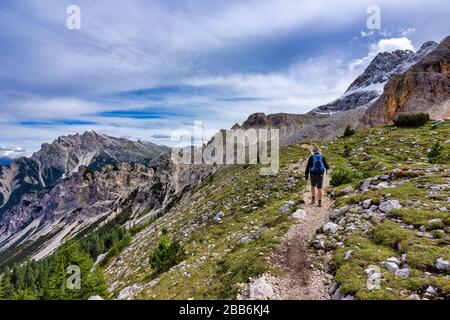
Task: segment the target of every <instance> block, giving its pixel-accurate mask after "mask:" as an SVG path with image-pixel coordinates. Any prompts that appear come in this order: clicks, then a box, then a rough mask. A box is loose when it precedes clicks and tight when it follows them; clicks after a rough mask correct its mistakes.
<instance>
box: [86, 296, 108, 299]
mask: <svg viewBox="0 0 450 320" xmlns="http://www.w3.org/2000/svg"><path fill="white" fill-rule="evenodd" d="M88 300H104V299H103V298H102V297H100V296H92V297H89V299H88Z"/></svg>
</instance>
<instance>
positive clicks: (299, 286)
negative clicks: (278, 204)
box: [268, 145, 332, 300]
mask: <svg viewBox="0 0 450 320" xmlns="http://www.w3.org/2000/svg"><path fill="white" fill-rule="evenodd" d="M303 147H305V148H308V149H310V146H308V145H304V146H303ZM305 166H306V160H305V161H304V162H299V163H297V164H295V165H293V166H292V167H291V170H296V171H299V172H303V170H304V168H305ZM325 180H326V181H325V186H328V177H326V179H325ZM309 189H310V187H309V185H308V186H307V188H306V192H305V193H304V194H303V199H304V201H305V206H304V209H305V211H306V217H305V218H303V219H300V220H299V221H298V223H296V224H295V225H294V226H292V227H291V229H290V230H289V231H288V232H287V234H286V235H285V236H284V237H283V238H282V239H281V243H280V245H279V247H278V248H277V250H276V252H275V254H274V256H273V259H272V263H273V265H274V267H278V268H279V269H281V270H282V275H281V276H280V277H270V278H269V279H268V282H269V283H270V284H271V286H272V288H273V291H274V299H281V300H323V299H329V295H328V292H327V291H328V289H327V279H326V273H325V272H324V271H323V270H322V269H323V265H324V264H326V263H327V261H326V260H328V257H326V256H321V257H319V256H318V255H317V251H314V250H311V249H310V248H309V243H310V241H311V240H312V239H313V237H314V235H315V233H316V231H317V230H318V229H319V228H321V227H322V226H323V225H324V224H325V223H326V221H327V220H328V215H329V212H330V207H331V205H332V201H331V200H330V199H329V198H328V197H324V199H323V207H321V208H319V207H317V205H314V206H313V205H310V202H311V192H310V191H309Z"/></svg>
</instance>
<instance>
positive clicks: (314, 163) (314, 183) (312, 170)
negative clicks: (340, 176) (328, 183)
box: [305, 146, 330, 207]
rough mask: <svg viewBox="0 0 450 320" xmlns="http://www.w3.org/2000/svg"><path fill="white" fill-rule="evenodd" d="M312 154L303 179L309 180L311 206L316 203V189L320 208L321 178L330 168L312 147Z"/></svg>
mask: <svg viewBox="0 0 450 320" xmlns="http://www.w3.org/2000/svg"><path fill="white" fill-rule="evenodd" d="M312 152H313V154H312V155H311V156H310V157H309V159H308V164H307V165H306V169H305V179H306V180H308V178H311V196H312V199H311V205H314V204H315V203H316V189H317V198H318V200H319V203H318V205H319V207H321V206H322V196H323V191H322V190H323V178H324V174H325V173H328V171H329V170H330V167H329V166H328V163H327V160H326V159H325V157H324V156H323V155H321V154H320V149H319V147H317V146H314V147H313V149H312Z"/></svg>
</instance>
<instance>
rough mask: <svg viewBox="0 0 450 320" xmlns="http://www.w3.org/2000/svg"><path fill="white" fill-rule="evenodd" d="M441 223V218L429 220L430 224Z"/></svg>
mask: <svg viewBox="0 0 450 320" xmlns="http://www.w3.org/2000/svg"><path fill="white" fill-rule="evenodd" d="M441 223H442V219H441V218H437V219H431V220H430V221H428V224H441Z"/></svg>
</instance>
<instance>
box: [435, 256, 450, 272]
mask: <svg viewBox="0 0 450 320" xmlns="http://www.w3.org/2000/svg"><path fill="white" fill-rule="evenodd" d="M436 268H437V269H439V270H445V271H450V263H449V261H448V260H444V258H439V259H437V260H436Z"/></svg>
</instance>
